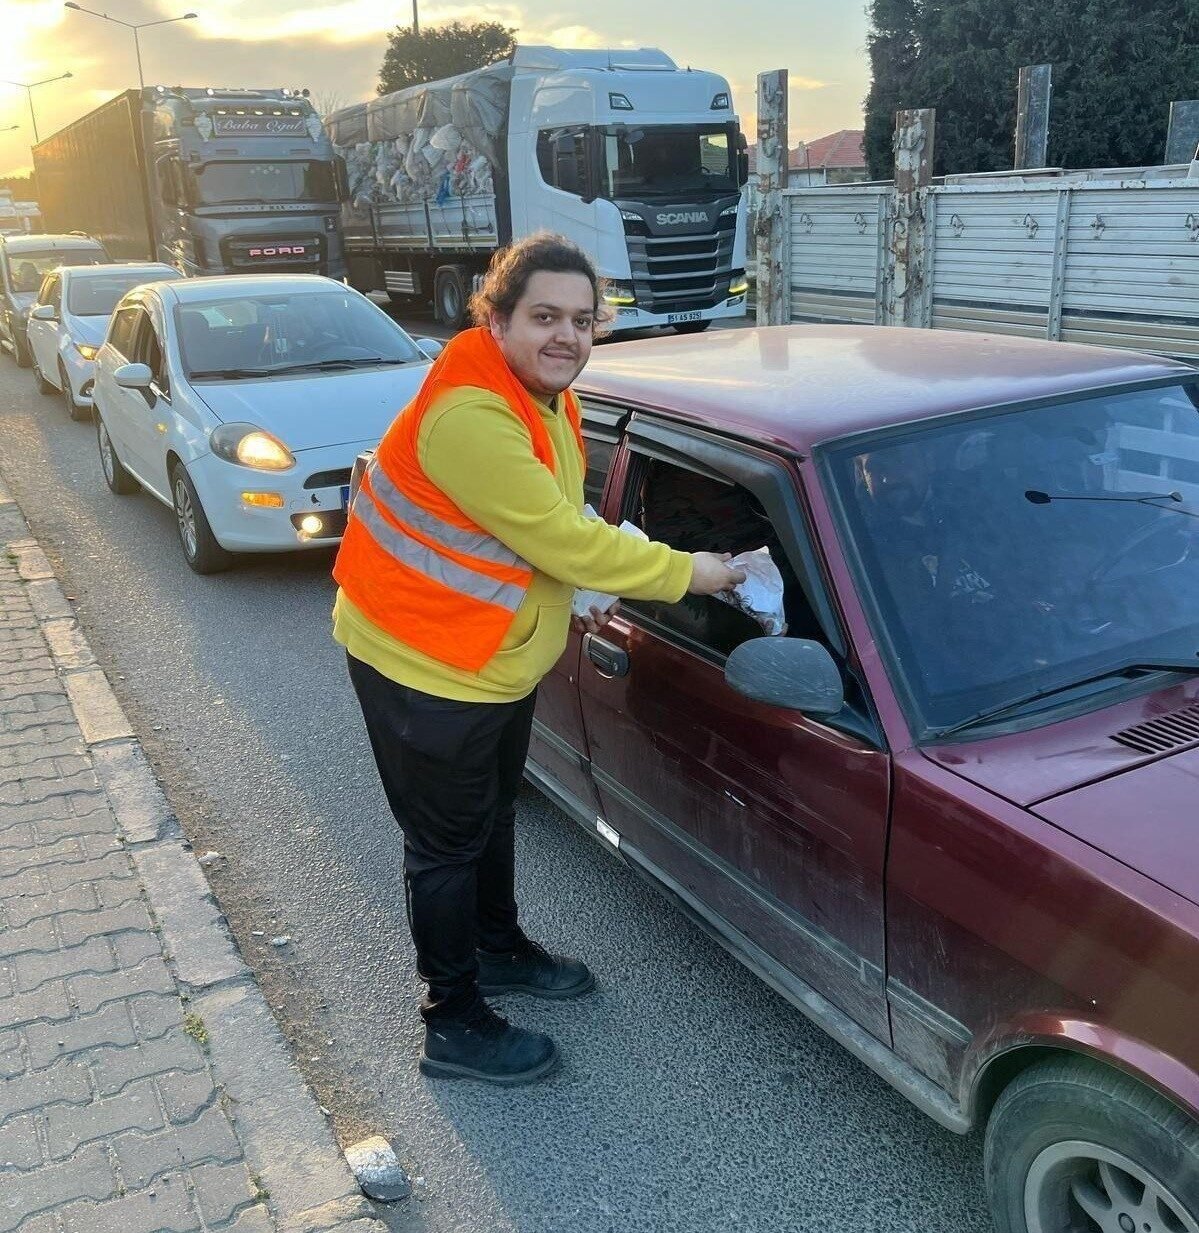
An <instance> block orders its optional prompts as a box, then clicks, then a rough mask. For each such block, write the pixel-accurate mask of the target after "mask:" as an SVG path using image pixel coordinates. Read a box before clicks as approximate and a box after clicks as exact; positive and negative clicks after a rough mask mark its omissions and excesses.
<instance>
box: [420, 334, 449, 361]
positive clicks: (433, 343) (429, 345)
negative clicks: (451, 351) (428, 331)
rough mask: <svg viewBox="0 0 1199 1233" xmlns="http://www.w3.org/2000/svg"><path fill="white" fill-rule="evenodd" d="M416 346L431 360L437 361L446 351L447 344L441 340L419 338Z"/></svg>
mask: <svg viewBox="0 0 1199 1233" xmlns="http://www.w3.org/2000/svg"><path fill="white" fill-rule="evenodd" d="M416 345H417V346H418V347H419V348H420V349H421V350H422V351H423V352H424V353H425V354H426V355H427V356H428V357H429V359H431V360H435V359H436V358H437V357H438V356H439V355H440V354H441V353H442V351H444V350H445V343H443V342H442V341H441V339H440V338H418V339H417V340H416Z"/></svg>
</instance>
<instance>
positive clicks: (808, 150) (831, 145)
mask: <svg viewBox="0 0 1199 1233" xmlns="http://www.w3.org/2000/svg"><path fill="white" fill-rule="evenodd" d="M865 137H866V134H865V132H864V131H863V130H862V129H859V128H843V129H841V130H840V131H839V132H836V133H829V135H828V136H827V137H816V138H814V139H813V140H812V141H807V142H804V141H801V142H800V143H799V144H798V145H797V146H796V147H795V149H794V150H789V151H788V152H787V167H788V169H789V170H791V171H806V170H808V169H811V170H812V171H816V170H818V169H820V168H824V167H865V166H866V147H865V145H864V144H863V142H864V139H865ZM749 170H750V172H751V173H753V172H756V171H757V170H758V147H757V146H756V145H751V146H750V147H749Z"/></svg>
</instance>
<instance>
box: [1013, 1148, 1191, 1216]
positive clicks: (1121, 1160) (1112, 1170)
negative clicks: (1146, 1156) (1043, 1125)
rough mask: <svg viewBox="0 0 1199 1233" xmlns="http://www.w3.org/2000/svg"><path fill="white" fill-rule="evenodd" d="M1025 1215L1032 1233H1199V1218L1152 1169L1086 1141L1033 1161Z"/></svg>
mask: <svg viewBox="0 0 1199 1233" xmlns="http://www.w3.org/2000/svg"><path fill="white" fill-rule="evenodd" d="M1024 1218H1025V1222H1026V1223H1027V1226H1028V1233H1199V1219H1196V1217H1195V1216H1194V1215H1192V1214H1191V1213H1190V1212H1188V1211H1187V1209H1186V1207H1185V1206H1184V1205H1183V1203H1182V1201H1181V1200H1180V1199H1178V1198H1177V1197H1176V1196H1175V1195H1174V1194H1173V1193H1172V1192H1171V1191H1170V1189H1169V1188H1168V1187H1167V1186H1165V1185H1163V1184H1162V1183H1161V1182H1160V1181H1158V1179H1157V1178H1156V1177H1154V1176H1153V1175H1152V1174H1151V1173H1150V1172H1149V1171H1148V1170H1147V1169H1145V1168H1143V1167H1142V1166H1141V1165H1139V1164H1137V1163H1136V1162H1135V1161H1133V1160H1130V1159H1129V1158H1128V1157H1127V1156H1125V1155H1123V1154H1122V1153H1121V1152H1116V1151H1112V1150H1111V1149H1110V1148H1107V1147H1101V1146H1100V1145H1099V1144H1097V1143H1087V1142H1084V1141H1082V1140H1068V1141H1065V1142H1061V1143H1054V1144H1052V1145H1051V1146H1050V1147H1047V1148H1045V1150H1044V1151H1042V1152H1041V1153H1040V1155H1039V1156H1037V1158H1036V1159H1035V1160H1034V1161H1033V1164H1032V1168H1031V1169H1029V1171H1028V1176H1027V1178H1026V1179H1025V1184H1024Z"/></svg>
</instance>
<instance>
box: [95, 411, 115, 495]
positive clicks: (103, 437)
mask: <svg viewBox="0 0 1199 1233" xmlns="http://www.w3.org/2000/svg"><path fill="white" fill-rule="evenodd" d="M96 434H97V436H98V437H99V438H100V465H101V466H102V467H103V468H104V478H105V479H107V480H108V481H110V482H111V481H112V477H113V465H112V463H113V458H112V442H111V441H110V440H109V439H108V429H106V428H105V427H104V421H103V420H101V421H100V422H99V423H98V424H97V426H96Z"/></svg>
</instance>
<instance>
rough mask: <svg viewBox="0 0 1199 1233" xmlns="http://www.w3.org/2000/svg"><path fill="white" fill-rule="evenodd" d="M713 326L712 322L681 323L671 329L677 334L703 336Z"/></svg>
mask: <svg viewBox="0 0 1199 1233" xmlns="http://www.w3.org/2000/svg"><path fill="white" fill-rule="evenodd" d="M711 324H712V323H711V322H710V321H681V322H679V324H678V325H674V326H671V329H673V330H674V332H675V333H676V334H702V333H703V332H704V330H706V329H707V328H708V326H710V325H711Z"/></svg>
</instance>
